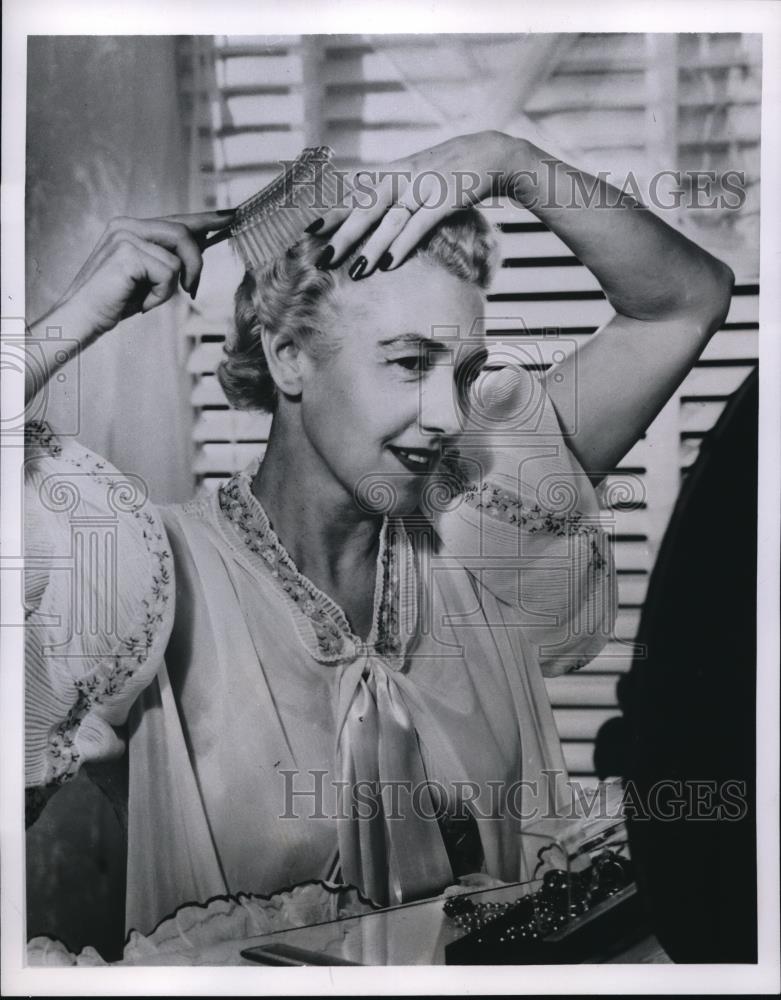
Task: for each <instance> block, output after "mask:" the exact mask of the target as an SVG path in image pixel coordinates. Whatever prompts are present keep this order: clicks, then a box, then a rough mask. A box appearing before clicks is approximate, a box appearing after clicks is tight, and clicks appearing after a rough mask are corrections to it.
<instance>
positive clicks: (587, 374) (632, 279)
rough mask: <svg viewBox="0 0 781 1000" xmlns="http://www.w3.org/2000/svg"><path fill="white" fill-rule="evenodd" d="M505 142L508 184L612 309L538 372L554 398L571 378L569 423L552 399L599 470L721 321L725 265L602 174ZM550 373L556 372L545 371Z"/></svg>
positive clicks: (639, 427)
mask: <svg viewBox="0 0 781 1000" xmlns="http://www.w3.org/2000/svg"><path fill="white" fill-rule="evenodd" d="M512 143H513V150H514V151H513V153H512V156H513V162H514V163H517V164H518V167H517V168H516V170H515V172H514V173H511V174H510V175H509V179H508V184H507V190H508V193H509V194H510V195H511V196H512V197H513V199H514V200H516V201H517V202H518V203H519V204H521V205H523V206H524V207H526V208H528V209H529V210H530V211H531V212H533V213H534V214H535V215H536V216H537V217H538V218H539V219H540V220H541V221H542V222H544V223H545V225H546V226H548V228H549V229H551V230H552V231H553V232H554V233H555V234H556V235H557V236H558V237H559V238H560V239H561V240H562V241H563V242H564V243H566V244H567V246H568V247H569V248H570V249H571V250H572V251H573V253H575V254H576V255H577V257H578V258H579V259H580V260H581V261H582V262H583V264H585V265H586V267H588V269H589V270H590V271H591V272H592V273H593V274H594V276H595V277H596V278H597V280H598V281H599V283H600V285H601V286H602V289H603V290H604V292H605V294H606V296H607V298H608V301H609V302H610V304H611V305H612V307H613V308H614V309H615V311H616V315H615V317H613V319H611V320H610V321H609V322H608V323H606V324H605V326H603V327H602V329H601V330H600V331H599V332H598V335H596V336H592V337H590V338H589V340H588V341H587V343H586V344H585V346H584V347H583V348H581V350H579V351H578V356H577V361H576V359H575V358H574V357H573V356H570V357H568V358H567V359H566V360H565V361H563V362H562V363H561V364H560V365H558V366H557V367H556V368H555V369H552V370H551V372H549V373H548V376H547V378H546V388H547V389H548V393H549V395H550V397H551V399H552V400H553V403H554V405H555V404H556V403H557V395H558V393H559V392H561V389H560V388H559V387H560V386H563V385H566V386H571V384H572V379H573V378H575V377H577V380H578V383H577V389H578V393H577V396H578V413H577V426H576V427H572V426H567V423H566V420H567V418H566V417H565V416H564V415H565V413H567V412H568V411H569V410H570V408H569V407H563V406H560V407H557V409H558V411H559V415H560V418H561V419H562V423H563V424H564V430H565V432H566V433H568V435H569V437H568V442H569V444H570V446H571V447H572V449H573V450H574V451H575V453H576V454H577V456H578V458H579V459H580V461H581V464H582V465H583V466H584V468H585V469H586V470H587V471H588V472H589V473H590V474H591V476H592V478H594V479H599V478H601V476H602V475H604V473H605V472H607V471H609V470H610V469H611V468H612V467H613V466H614V465H615V464H616V462H618V461H619V459H620V458H621V457H622V456H623V455H625V454H626V452H627V451H629V449H630V448H631V447H632V445H633V444H634V443H635V442H636V441H637V440H638V438H639V437H640V436H641V435H642V434H643V432H644V431H645V429H646V428H647V427H648V425H649V424H650V423H651V421H652V420H653V419H654V417H655V416H656V415H657V413H659V411H660V410H661V408H662V407H663V406H664V404H665V402H666V401H667V400H668V399H669V398H670V396H671V395H672V393H673V392H674V391H675V389H676V388H677V387H678V385H680V383H681V381H682V380H683V378H684V377H685V376H686V374H687V372H688V371H689V370H690V369H691V367H692V365H693V364H694V362H695V361H696V360H697V358H698V357H699V355H700V354H701V353H702V351H703V349H704V347H705V345H706V344H707V343H708V340H709V338H710V337H711V336H712V335H713V333H714V332H715V331H716V330H718V328H719V327H720V326H721V324H722V323H723V322H724V317H725V316H726V314H727V310H728V309H729V304H730V296H731V293H732V286H733V282H734V275H733V273H732V271H731V270H730V268H729V267H727V265H726V264H724V263H722V262H721V261H720V260H717V259H716V258H715V257H713V256H711V254H709V253H707V252H706V251H705V250H703V249H702V248H701V247H698V246H697V245H696V244H695V243H692V241H691V240H689V239H687V238H686V237H685V236H683V235H681V233H679V232H676V230H674V229H672V228H671V227H670V226H668V225H667V224H666V223H664V222H663V221H662V220H661V219H660V218H659V217H658V216H656V215H654V214H653V213H652V212H650V211H649V210H648V209H646V208H644V207H641V206H640V205H638V203H637V202H636V201H635V200H634V199H633V198H631V197H629V196H628V195H626V194H622V193H621V192H619V191H618V190H617V189H616V188H614V187H611V186H610V185H608V184H606V183H605V181H604V180H602V179H597V178H595V177H592V176H590V175H588V174H584V173H582V172H581V171H579V170H576V169H575V168H574V167H571V166H568V165H567V164H564V163H562V162H561V161H559V160H556V159H554V158H553V157H550V156H549V155H548V154H547V153H544V152H543V151H542V150H540V149H538V148H537V147H536V146H533V145H531V143H528V142H525V141H524V140H522V139H514V140H512ZM606 206H613V207H606ZM576 364H577V371H576V372H575V370H574V366H575V365H576ZM553 371H556V372H561V373H563V374H565V375H567V376H568V377H567V378H565V379H562V380H556V379H553V378H551V377H550V375H551V374H552V373H553Z"/></svg>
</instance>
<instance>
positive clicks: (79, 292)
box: [25, 212, 232, 402]
mask: <svg viewBox="0 0 781 1000" xmlns="http://www.w3.org/2000/svg"><path fill="white" fill-rule="evenodd" d="M231 215H232V212H198V213H195V214H192V215H172V216H168V217H166V218H162V219H131V218H123V217H121V218H116V219H112V220H111V222H109V224H108V225H107V226H106V230H105V232H104V233H103V235H102V236H101V238H100V239H99V240H98V242H97V244H96V246H95V248H94V249H93V251H92V253H91V254H90V256H89V257H88V258H87V260H86V261H85V263H84V265H83V266H82V268H81V270H80V271H79V273H78V274H77V275H76V277H75V278H74V280H73V282H72V283H71V286H70V288H68V290H67V291H66V292H65V294H64V295H63V296H62V298H61V299H60V300H59V302H57V303H56V305H54V306H53V307H52V309H51V310H50V311H49V312H48V313H46V314H45V315H44V316H42V317H41V318H40V319H38V320H35V321H33V322H31V323H30V324H29V326H28V328H27V337H28V342H31V343H35V347H36V355H35V358H36V364H35V365H32V364H30V365H28V366H27V369H26V372H25V401H26V402H29V401H30V400H31V399H33V398H34V397H35V396H36V394H37V393H38V392H40V390H41V389H42V388H43V386H44V385H45V384H46V383H47V382H48V380H49V379H50V378H51V377H52V375H53V374H54V373H55V372H56V371H57V370H58V369H59V368H61V367H62V366H63V365H64V364H67V362H68V361H70V360H71V358H72V357H73V356H74V355H75V354H78V353H79V352H80V351H82V350H85V349H86V348H88V347H89V346H90V345H91V344H93V343H94V342H95V341H96V340H97V339H98V338H99V337H101V336H102V335H103V334H104V333H108V331H109V330H112V329H113V328H114V327H115V326H117V324H118V323H120V322H121V321H122V320H123V319H126V318H127V317H129V316H133V315H135V314H136V313H143V312H149V311H150V310H151V309H154V308H156V307H157V306H159V305H162V303H163V302H166V301H168V299H170V298H171V296H172V295H173V294H174V292H175V291H176V288H177V285H178V284H181V286H182V288H184V289H185V290H186V291H188V292H189V293H190V295H192V296H193V297H195V292H196V290H197V288H198V281H199V280H200V274H201V268H202V267H203V260H202V256H201V250H202V245H203V240H204V239H205V237H206V234H207V233H208V232H209V231H210V230H214V229H222V228H224V227H225V226H227V225H228V224H229V223H230V218H231ZM47 326H59V327H61V328H62V329H63V330H64V331H65V333H66V336H67V338H68V339H67V342H66V343H67V345H68V346H67V349H66V350H63V349H62V346H61V343H60V341H59V340H58V341H54V340H51V339H47V337H46V327H47Z"/></svg>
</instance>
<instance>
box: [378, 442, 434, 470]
mask: <svg viewBox="0 0 781 1000" xmlns="http://www.w3.org/2000/svg"><path fill="white" fill-rule="evenodd" d="M388 450H389V451H391V452H392V453H393V454H394V455H395V456H396V458H397V459H398V460H399V462H401V464H402V465H403V466H404V468H405V469H409V471H410V472H430V471H431V469H432V468H433V467H434V465H435V464H436V461H437V459H438V458H439V451H438V450H436V449H431V448H396V447H394V446H393V445H388Z"/></svg>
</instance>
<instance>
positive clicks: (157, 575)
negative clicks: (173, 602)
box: [28, 422, 171, 785]
mask: <svg viewBox="0 0 781 1000" xmlns="http://www.w3.org/2000/svg"><path fill="white" fill-rule="evenodd" d="M28 426H29V427H30V429H31V432H32V438H33V439H34V440H35V443H36V444H39V445H40V446H41V447H44V448H45V450H46V451H47V453H48V454H49V455H51V456H52V457H56V458H58V459H59V460H60V461H63V462H66V463H67V464H69V465H72V466H74V467H75V468H79V469H86V471H87V474H88V475H90V477H91V478H92V479H93V481H94V482H96V483H98V484H100V485H106V486H109V485H111V483H110V479H109V478H108V477H107V476H101V475H100V474H99V470H103V469H105V468H106V463H105V462H100V461H97V460H96V459H95V456H94V455H93V454H92V453H91V452H89V451H84V452H83V453H82V454H81V455H80V456H79V457H80V460H78V459H76V458H75V457H70V456H65V457H63V455H62V445H61V444H60V443H59V441H58V440H57V436H56V434H55V433H54V432H53V431H52V430H51V428H49V426H48V425H47V424H43V423H38V422H36V423H35V424H30V425H28ZM142 508H143V504H136V505H134V506H133V507H131V508H129V513H130V514H131V516H132V517H134V518H135V519H136V520H137V521H138V522H139V523H140V524H141V526H142V527H141V537H142V538H143V540H144V544H145V547H146V550H147V553H148V555H149V557H150V561H151V562H152V565H153V570H152V583H151V587H150V590H149V594H148V596H147V597H145V598H143V599H142V601H141V604H142V605H143V607H144V608H145V612H144V620H143V622H141V623H140V624H139V626H138V628H137V630H135V631H133V632H132V633H131V634H130V635H129V636H127V637H126V638H125V639H123V640H122V642H121V644H120V649H119V650H118V651H116V652H115V653H113V654H111V655H110V656H106V657H103V658H102V662H101V664H100V665H99V666H98V667H97V669H96V670H95V671H93V672H92V673H90V674H88V675H85V676H83V677H79V678H76V679H75V680H74V681H73V685H74V687H75V689H76V698H75V701H74V702H73V704H72V705H71V707H70V709H69V711H68V714H67V716H66V717H65V718H64V719H63V720H62V721H61V722H59V723H58V724H57V725H55V726H54V727H53V728H52V729H51V730H50V734H49V742H48V746H47V748H46V751H45V753H46V759H47V764H48V768H47V779H46V784H55V785H61V784H64V783H65V782H66V781H69V780H70V779H71V778H73V777H74V775H75V774H76V772H77V771H78V769H79V762H80V756H81V755H80V753H79V751H78V748H77V747H76V740H77V737H78V731H79V727H80V726H81V724H82V722H83V721H84V719H85V717H86V716H87V715H88V714H89V712H91V711H92V710H93V709H94V708H95V706H96V705H100V704H102V703H103V702H105V701H107V700H111V699H113V698H116V697H117V696H118V695H120V694H122V692H123V690H124V688H125V686H126V685H127V682H128V681H129V680H130V679H131V678H132V677H133V675H134V674H135V673H136V672H137V671H138V668H139V667H140V666H143V665H144V664H145V663H146V661H147V659H148V658H149V652H150V650H151V648H152V645H153V643H154V639H155V636H156V635H157V633H158V631H159V627H160V625H161V624H162V622H163V618H164V612H165V607H166V605H167V603H168V601H169V599H170V590H171V553H170V552H169V551H168V549H167V548H166V547H165V543H166V536H165V533H164V531H163V529H162V526H161V525H160V523H159V522H158V520H157V518H156V517H154V516H153V515H152V514H151V513H150V512H149V511H148V510H143V509H142ZM106 662H108V663H110V666H109V668H108V670H104V667H105V664H106ZM101 671H102V672H101Z"/></svg>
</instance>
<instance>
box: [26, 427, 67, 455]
mask: <svg viewBox="0 0 781 1000" xmlns="http://www.w3.org/2000/svg"><path fill="white" fill-rule="evenodd" d="M24 443H25V447H27V448H40V449H41V451H45V452H46V454H47V455H49V456H51V457H52V458H56V457H57V456H58V455H60V454H61V453H62V445H61V444H60V442H59V440H58V438H57V435H56V434H55V433H54V431H53V430H52V429H51V427H50V426H49V425H48V424H47V423H44V421H42V420H30V421H29V423H27V424H25V426H24Z"/></svg>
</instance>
